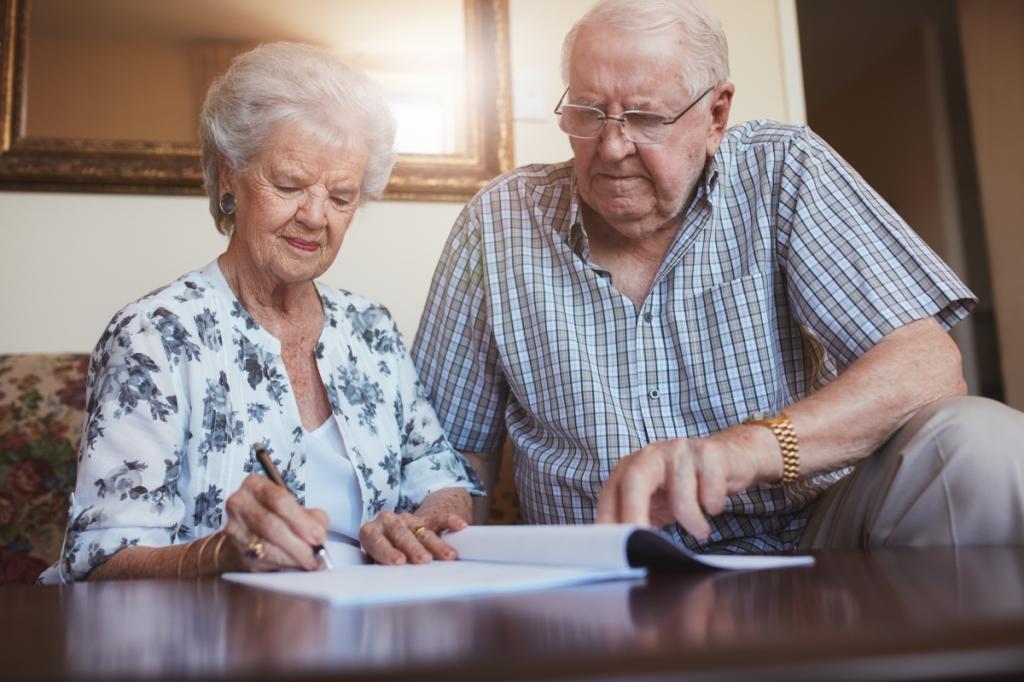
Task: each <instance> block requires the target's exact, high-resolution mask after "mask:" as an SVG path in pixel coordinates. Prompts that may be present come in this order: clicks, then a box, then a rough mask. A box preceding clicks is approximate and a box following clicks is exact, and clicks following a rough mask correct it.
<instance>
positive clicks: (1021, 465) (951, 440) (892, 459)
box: [800, 397, 1024, 549]
mask: <svg viewBox="0 0 1024 682" xmlns="http://www.w3.org/2000/svg"><path fill="white" fill-rule="evenodd" d="M1005 544H1014V545H1019V544H1024V413H1021V412H1018V411H1017V410H1014V409H1012V408H1010V407H1007V406H1006V405H1003V404H1002V403H998V402H995V401H993V400H988V399H985V398H974V397H963V398H950V399H947V400H941V401H939V402H936V403H933V404H932V405H929V406H927V407H925V408H924V409H922V410H921V411H919V412H918V413H917V414H916V415H914V417H913V418H912V419H911V420H910V421H908V422H907V423H906V424H905V425H904V426H903V427H902V428H901V429H900V430H899V431H897V432H896V433H895V434H893V436H892V438H890V439H889V441H888V442H886V444H885V445H884V446H882V448H881V449H879V450H878V451H877V452H876V453H875V454H873V455H872V456H870V457H868V458H866V459H864V460H863V461H861V462H860V463H859V464H858V465H857V467H856V468H855V469H854V471H853V472H852V473H851V474H850V475H849V476H847V477H846V478H844V479H842V480H841V481H840V482H839V483H837V484H836V485H835V486H833V487H832V488H831V489H829V490H828V491H827V492H826V493H825V494H824V495H822V497H821V498H820V500H818V502H817V503H816V506H815V509H814V512H813V513H812V514H811V518H810V520H809V521H808V524H807V528H806V529H805V530H804V534H803V537H802V539H801V541H800V548H801V549H840V548H843V549H845V548H862V549H868V548H871V547H928V546H951V545H958V546H963V545H1005Z"/></svg>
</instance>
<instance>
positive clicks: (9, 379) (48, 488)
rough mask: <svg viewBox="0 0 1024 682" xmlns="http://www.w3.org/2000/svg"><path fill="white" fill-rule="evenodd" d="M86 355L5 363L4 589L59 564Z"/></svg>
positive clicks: (1, 366) (1, 462)
mask: <svg viewBox="0 0 1024 682" xmlns="http://www.w3.org/2000/svg"><path fill="white" fill-rule="evenodd" d="M88 365H89V356H88V355H86V354H84V353H83V354H66V355H49V354H42V353H39V354H34V353H29V354H21V355H0V583H11V582H14V583H18V582H21V583H31V582H35V579H36V577H37V576H38V575H39V573H41V572H42V570H43V569H44V568H46V567H47V566H48V565H49V564H51V563H52V562H53V561H55V560H56V558H57V555H58V554H59V552H60V545H61V541H62V539H63V537H64V525H65V524H66V523H67V513H68V493H70V492H71V489H72V486H73V485H74V481H75V461H76V459H77V451H78V438H79V435H80V434H81V432H82V420H83V417H84V414H85V373H86V370H87V369H88Z"/></svg>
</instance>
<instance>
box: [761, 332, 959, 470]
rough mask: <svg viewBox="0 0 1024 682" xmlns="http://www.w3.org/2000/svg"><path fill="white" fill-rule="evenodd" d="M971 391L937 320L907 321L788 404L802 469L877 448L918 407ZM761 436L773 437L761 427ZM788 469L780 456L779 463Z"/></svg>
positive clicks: (837, 463) (846, 460)
mask: <svg viewBox="0 0 1024 682" xmlns="http://www.w3.org/2000/svg"><path fill="white" fill-rule="evenodd" d="M964 393H966V384H965V383H964V378H963V369H962V366H961V363H960V352H959V350H958V349H957V347H956V344H954V343H953V340H952V339H951V338H950V337H949V335H948V334H947V333H946V332H945V331H944V330H943V329H942V327H940V326H939V324H938V323H937V322H936V321H935V320H933V319H931V318H928V319H924V320H918V321H916V322H912V323H910V324H908V325H905V326H903V327H900V328H898V329H896V330H894V331H893V332H891V333H890V334H889V335H888V336H886V337H885V338H884V339H882V340H881V341H880V342H879V343H878V344H877V345H876V346H875V347H874V348H872V349H871V350H869V351H868V352H867V353H865V354H864V355H863V356H861V357H860V358H859V359H858V360H857V361H856V362H854V363H853V364H852V365H850V367H849V368H848V369H847V370H846V371H845V372H843V373H842V374H841V375H840V376H839V377H838V378H837V379H836V380H835V381H833V382H832V383H830V384H829V385H828V386H826V387H824V388H822V389H821V390H820V391H817V392H816V393H814V394H812V395H810V396H808V397H807V398H804V399H803V400H800V401H798V402H796V403H794V404H792V405H790V406H789V407H787V408H785V412H786V415H787V416H789V418H790V420H792V422H793V427H794V429H795V430H796V433H797V436H798V438H799V442H800V475H801V476H806V475H809V474H814V473H818V472H822V471H830V470H833V469H836V468H839V467H841V466H844V465H846V464H850V463H853V462H856V461H857V460H859V459H861V458H863V457H866V456H868V455H870V454H871V453H872V452H874V451H875V450H877V449H878V448H879V447H881V445H882V444H883V443H884V442H885V441H886V440H887V439H888V438H889V437H890V436H891V435H892V434H893V433H894V432H895V431H896V430H897V429H898V428H899V427H901V426H902V425H903V424H905V423H906V422H907V421H908V420H909V419H910V418H911V417H912V416H913V415H914V413H915V412H917V411H918V410H919V409H921V408H922V407H924V406H925V405H928V404H930V403H932V402H935V401H936V400H941V399H942V398H948V397H952V396H956V395H963V394H964ZM758 428H759V429H760V431H761V432H762V433H761V434H760V435H759V436H758V437H759V438H761V439H765V438H767V439H768V440H771V439H774V436H773V435H772V434H771V432H770V431H769V430H767V429H763V428H760V427H758ZM778 467H779V472H780V474H781V458H780V460H779V463H778Z"/></svg>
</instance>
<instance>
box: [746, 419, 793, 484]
mask: <svg viewBox="0 0 1024 682" xmlns="http://www.w3.org/2000/svg"><path fill="white" fill-rule="evenodd" d="M743 423H744V424H755V425H757V426H767V427H768V428H769V429H771V430H772V433H773V434H775V440H777V441H779V449H780V450H781V451H782V478H781V479H780V480H779V482H778V483H777V484H776V485H789V484H791V483H796V481H797V479H798V478H800V443H799V441H798V440H797V437H796V429H794V428H793V422H791V421H790V420H789V417H787V416H786V413H785V412H779V413H778V414H777V415H776V416H774V417H769V418H768V419H753V418H751V419H748V420H747V421H745V422H743Z"/></svg>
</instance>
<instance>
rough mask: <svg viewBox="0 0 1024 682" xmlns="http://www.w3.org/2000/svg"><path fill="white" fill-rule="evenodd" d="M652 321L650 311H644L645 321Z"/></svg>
mask: <svg viewBox="0 0 1024 682" xmlns="http://www.w3.org/2000/svg"><path fill="white" fill-rule="evenodd" d="M650 321H651V314H650V313H644V322H650Z"/></svg>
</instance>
